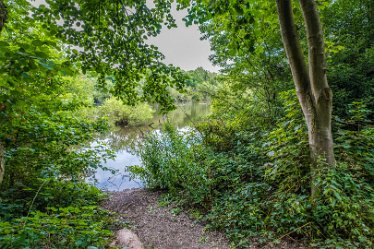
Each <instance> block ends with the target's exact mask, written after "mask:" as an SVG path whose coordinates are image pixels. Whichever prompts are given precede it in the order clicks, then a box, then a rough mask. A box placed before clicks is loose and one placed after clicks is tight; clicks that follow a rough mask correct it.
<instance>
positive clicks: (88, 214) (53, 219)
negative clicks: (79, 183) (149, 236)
mask: <svg viewBox="0 0 374 249" xmlns="http://www.w3.org/2000/svg"><path fill="white" fill-rule="evenodd" d="M110 217H111V216H110V214H109V213H108V212H106V211H104V210H101V209H100V208H98V207H97V206H81V207H73V206H68V207H58V208H55V207H50V208H48V209H47V210H46V212H40V211H35V212H31V213H29V214H28V215H27V216H24V217H21V218H16V219H13V220H11V221H1V222H0V245H1V248H35V249H38V248H40V249H41V248H56V249H59V248H85V249H86V248H90V249H94V248H106V246H107V245H108V244H109V243H110V239H111V238H112V233H111V231H110V230H109V229H108V224H110V223H111V221H110Z"/></svg>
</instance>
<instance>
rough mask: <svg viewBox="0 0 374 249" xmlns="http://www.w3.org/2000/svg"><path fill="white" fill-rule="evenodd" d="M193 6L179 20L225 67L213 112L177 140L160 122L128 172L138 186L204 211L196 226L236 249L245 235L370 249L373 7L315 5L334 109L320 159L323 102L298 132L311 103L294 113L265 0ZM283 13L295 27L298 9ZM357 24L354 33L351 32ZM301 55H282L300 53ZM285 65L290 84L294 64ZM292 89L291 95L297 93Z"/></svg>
mask: <svg viewBox="0 0 374 249" xmlns="http://www.w3.org/2000/svg"><path fill="white" fill-rule="evenodd" d="M278 2H279V3H280V2H282V1H278ZM284 2H288V1H284ZM300 2H302V3H303V2H304V3H306V1H300ZM311 2H312V1H311ZM194 3H195V4H194V5H193V8H192V10H191V11H190V15H189V17H188V18H187V21H189V22H193V21H197V22H199V23H200V24H201V31H202V32H204V33H205V35H206V37H207V38H209V39H210V41H211V43H212V45H213V49H214V55H213V56H212V59H213V60H214V62H216V63H218V64H220V65H221V66H222V67H223V68H224V71H225V72H226V75H225V76H222V77H219V78H217V81H218V83H217V86H218V87H217V88H216V89H215V91H214V94H213V97H212V108H213V114H212V115H211V116H210V117H209V119H208V120H207V121H206V122H203V123H200V124H199V125H197V126H196V127H195V129H196V130H195V131H194V132H192V133H191V134H189V135H187V136H186V135H185V134H179V133H178V131H176V130H174V129H173V128H171V127H169V126H167V127H166V128H165V131H164V134H163V135H161V136H156V135H150V136H148V138H147V139H146V140H145V143H144V145H143V147H142V148H141V151H140V154H141V156H142V159H143V161H144V168H137V167H136V168H133V169H132V171H133V173H135V174H137V175H139V176H140V177H142V178H143V180H144V182H145V183H146V184H147V186H148V187H149V188H156V189H166V190H167V191H168V197H167V198H169V199H170V198H172V199H173V200H174V201H175V202H176V203H178V204H179V205H180V207H185V208H188V209H190V210H191V211H192V213H200V214H203V216H202V217H201V215H199V218H200V219H203V220H205V221H206V222H208V226H209V227H211V228H213V229H219V230H223V231H225V232H226V234H227V235H228V236H229V238H230V239H231V240H232V241H233V242H234V244H235V245H236V247H238V248H246V247H248V246H249V245H250V241H251V240H250V239H251V238H252V237H254V238H261V239H260V240H261V241H262V242H263V243H267V242H270V241H272V242H276V243H277V242H279V241H280V240H282V239H290V238H291V239H293V240H304V241H306V243H307V244H309V245H311V246H315V247H317V248H371V247H372V246H373V239H372V234H373V232H374V230H373V229H374V213H373V204H374V198H373V197H374V196H373V185H372V184H373V165H374V164H373V162H374V156H373V155H374V153H373V152H374V131H373V128H372V124H373V111H372V108H371V106H372V97H371V96H372V90H373V87H372V84H373V81H372V72H373V71H372V69H373V67H367V66H366V65H367V63H369V64H370V65H371V63H372V61H374V57H373V54H372V49H373V47H372V43H371V42H370V39H372V37H373V36H372V28H370V27H372V25H373V22H372V21H371V20H370V18H371V16H372V10H373V4H372V3H371V2H370V1H345V0H340V1H339V0H338V1H324V2H323V3H321V4H320V5H319V6H318V8H320V10H321V19H322V21H323V22H324V23H325V25H326V27H325V37H327V41H326V44H327V48H326V52H327V54H326V58H327V61H328V65H329V67H328V68H329V69H328V71H327V77H328V82H329V84H330V85H331V87H332V89H333V93H334V94H335V98H334V105H336V108H335V109H334V113H333V116H332V118H331V121H332V128H330V130H331V132H332V133H333V137H334V147H335V148H334V152H333V154H331V151H329V149H328V146H327V147H326V152H325V153H321V151H319V152H318V150H319V149H320V148H321V147H319V146H322V147H323V146H325V145H322V144H320V145H318V146H317V150H315V149H316V147H313V146H311V141H314V139H315V137H314V134H313V131H315V129H317V130H318V129H319V128H315V126H317V127H319V124H318V122H320V121H318V118H319V117H317V116H318V115H323V116H324V117H327V116H326V115H329V113H325V114H323V113H324V111H326V112H328V109H329V108H331V107H328V106H326V107H324V108H322V109H321V110H318V111H316V112H315V113H313V114H310V115H317V116H314V117H313V120H314V121H313V122H314V123H313V122H312V124H313V125H312V126H310V125H309V124H308V125H307V126H306V125H305V118H306V119H307V120H306V121H307V123H308V122H309V121H308V118H310V117H309V116H308V115H309V110H313V108H317V109H318V108H320V107H313V105H314V104H313V103H312V105H310V106H309V107H307V109H308V108H310V109H308V110H305V106H308V105H309V104H310V103H305V102H304V97H303V96H302V94H301V95H300V92H299V93H298V94H296V92H295V90H293V88H294V87H293V86H292V85H291V84H290V83H291V80H292V79H291V73H290V71H289V69H288V65H287V61H285V59H284V58H286V55H285V54H284V52H283V49H282V48H283V44H282V42H281V41H282V39H281V34H280V33H279V31H278V30H279V27H278V25H276V24H277V16H276V15H277V11H276V5H275V4H274V3H271V1H253V2H249V1H247V2H245V3H241V2H240V1H229V4H223V3H222V1H214V2H207V1H196V2H194ZM306 4H308V3H306ZM278 7H280V8H281V9H282V8H284V6H278ZM301 7H303V6H301ZM294 8H295V9H294V11H295V16H294V19H295V25H297V27H298V28H299V27H302V25H304V24H303V22H302V20H303V17H302V16H301V15H300V12H298V11H302V10H301V8H300V9H299V6H298V5H295V6H294ZM258 9H262V10H263V12H260V11H257V10H258ZM265 10H268V11H265ZM278 11H280V12H278V13H281V14H279V15H282V14H283V13H282V12H281V11H282V10H278ZM256 18H261V21H257V20H256ZM352 20H354V21H353V23H352ZM354 23H355V24H354ZM357 23H362V24H363V25H364V27H365V28H363V29H359V31H358V29H357V26H356V25H357ZM354 27H355V28H354ZM286 28H287V27H286ZM340 28H343V29H344V30H346V32H341V29H340ZM286 32H288V31H286ZM355 32H356V33H355ZM307 35H308V34H306V33H304V32H303V31H302V30H300V41H301V42H300V43H301V44H300V51H301V52H302V51H306V50H307V45H306V44H305V42H304V41H303V39H305V38H306V36H307ZM309 35H310V34H309ZM286 39H288V38H286ZM353 40H355V41H358V44H356V43H354V42H353ZM309 42H311V41H309ZM351 48H354V49H353V50H351ZM289 49H290V50H292V49H293V48H289ZM356 49H357V50H356ZM280 51H282V52H280ZM300 51H287V53H289V54H290V53H294V54H295V55H297V56H300V57H302V55H300V53H299V52H300ZM309 53H312V52H309ZM353 54H354V55H353ZM289 56H290V55H289ZM310 63H312V62H310ZM330 65H331V66H330ZM312 67H313V65H312ZM330 68H331V69H330ZM291 70H292V73H293V74H294V77H295V75H296V77H298V76H297V75H299V73H300V72H297V71H295V70H298V69H297V68H296V69H295V68H291ZM311 73H312V72H311ZM300 74H302V73H300ZM301 77H302V76H301ZM304 79H305V78H304ZM350 80H352V81H354V82H355V83H353V82H352V81H350ZM348 81H349V82H348ZM356 83H357V84H359V86H355V84H356ZM295 84H296V89H297V90H298V91H300V89H303V87H304V86H298V82H295ZM306 84H310V82H307V83H306ZM327 86H328V85H327ZM312 87H314V86H312ZM364 88H365V89H364ZM301 93H303V92H301ZM297 95H299V96H297ZM358 96H360V97H358ZM298 97H299V101H300V104H301V107H302V108H304V111H302V109H301V108H300V104H299V103H298V102H297V99H298ZM311 98H314V97H311ZM330 100H331V99H330ZM312 101H313V100H312ZM317 109H316V110H317ZM319 111H321V112H320V114H318V112H319ZM303 113H304V117H305V118H304V117H303ZM313 127H314V128H313ZM308 137H309V138H308ZM323 141H327V140H323ZM311 152H312V154H311ZM315 153H317V154H315ZM318 153H321V154H319V155H318ZM329 153H330V155H331V157H329ZM316 155H317V156H316ZM332 158H335V159H334V160H331V159H332Z"/></svg>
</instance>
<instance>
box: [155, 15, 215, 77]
mask: <svg viewBox="0 0 374 249" xmlns="http://www.w3.org/2000/svg"><path fill="white" fill-rule="evenodd" d="M172 14H173V16H174V18H175V19H176V23H177V25H178V27H177V28H173V29H170V30H169V29H167V28H166V27H164V28H163V29H162V32H161V34H160V35H158V36H157V37H155V38H152V39H150V43H152V44H154V45H156V46H157V47H158V48H159V49H160V51H161V52H162V53H163V54H164V55H165V57H166V59H165V62H166V63H171V64H174V65H176V66H179V67H181V68H182V69H185V70H192V69H196V68H197V67H203V68H204V69H206V70H208V71H211V72H217V71H218V69H219V68H218V67H215V66H213V65H212V63H211V62H210V61H209V59H208V56H209V55H210V54H211V51H210V45H209V41H207V40H203V41H201V40H200V37H201V34H200V31H199V29H198V26H197V25H193V26H189V27H186V26H185V24H184V22H183V20H182V18H183V17H185V16H186V14H187V11H186V10H183V11H177V10H176V9H175V8H174V9H173V12H172Z"/></svg>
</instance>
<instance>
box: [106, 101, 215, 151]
mask: <svg viewBox="0 0 374 249" xmlns="http://www.w3.org/2000/svg"><path fill="white" fill-rule="evenodd" d="M209 112H210V109H209V105H208V104H205V103H199V102H190V103H187V104H184V105H180V106H178V107H177V109H176V110H174V111H171V112H170V113H168V114H167V116H162V115H155V117H154V118H153V120H152V123H151V124H149V125H147V126H138V127H124V128H120V129H118V130H115V131H112V132H110V133H108V134H106V135H105V136H104V137H102V139H105V140H106V141H107V144H108V145H109V146H110V147H111V149H113V150H116V151H120V150H127V151H134V150H135V149H136V147H137V143H139V142H141V139H142V138H143V137H144V135H145V134H147V133H148V132H151V131H152V130H156V129H160V128H161V126H162V124H163V123H165V122H166V121H167V120H169V122H170V123H171V124H173V125H174V126H176V127H178V128H182V127H185V126H190V125H191V124H193V122H194V121H196V120H197V119H199V118H201V117H204V116H206V115H208V114H209Z"/></svg>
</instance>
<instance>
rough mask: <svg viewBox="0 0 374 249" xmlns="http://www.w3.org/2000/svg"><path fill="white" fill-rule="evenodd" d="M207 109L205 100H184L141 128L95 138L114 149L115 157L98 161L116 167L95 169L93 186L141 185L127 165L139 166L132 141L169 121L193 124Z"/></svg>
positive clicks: (181, 126)
mask: <svg viewBox="0 0 374 249" xmlns="http://www.w3.org/2000/svg"><path fill="white" fill-rule="evenodd" d="M209 112H210V108H209V105H208V104H207V103H194V102H192V103H187V104H184V105H180V106H178V108H177V109H176V110H174V111H172V112H170V113H169V114H168V115H167V116H161V115H158V116H155V118H154V119H153V121H152V123H151V124H149V125H147V126H143V127H129V128H122V129H117V130H115V131H112V132H110V133H108V134H106V135H105V136H103V137H101V138H100V139H99V140H101V141H105V142H106V144H107V146H108V147H109V148H111V149H112V150H114V151H116V157H115V159H113V160H108V161H106V162H102V165H103V166H105V167H107V168H111V169H113V170H116V172H115V173H114V174H113V173H112V172H110V171H104V170H101V169H98V170H97V171H96V172H95V175H94V176H95V179H96V181H95V182H93V179H91V180H89V181H90V182H93V183H94V184H95V185H96V186H97V187H99V188H100V189H103V190H107V191H120V190H123V189H129V188H139V187H142V186H143V185H142V183H141V181H140V180H139V179H130V176H129V172H128V171H127V168H128V166H132V165H141V164H142V163H141V159H140V157H139V156H137V155H136V153H135V150H134V149H135V147H136V143H138V142H141V139H142V137H144V135H145V134H146V133H148V132H152V131H156V132H159V129H160V127H161V125H162V124H163V123H164V122H166V121H167V120H169V122H170V123H172V124H173V125H174V126H176V127H177V128H179V129H181V130H183V129H184V128H185V127H188V126H191V125H193V124H194V123H195V122H196V121H198V120H199V119H201V118H202V117H204V116H206V115H208V114H209Z"/></svg>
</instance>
